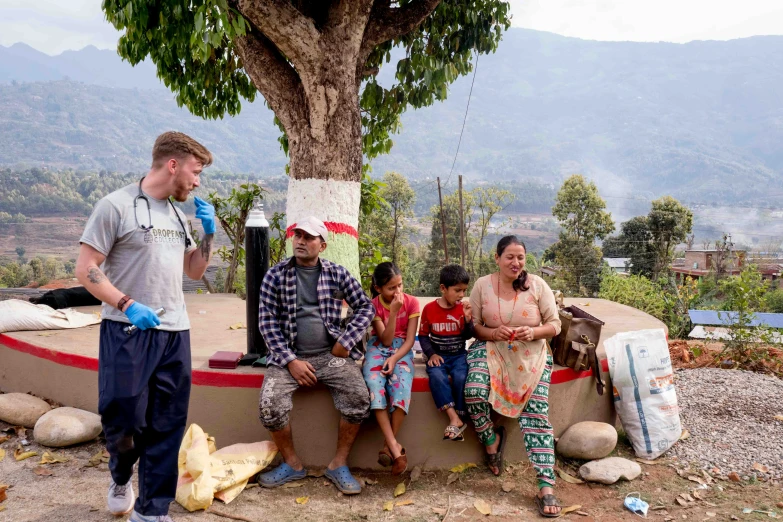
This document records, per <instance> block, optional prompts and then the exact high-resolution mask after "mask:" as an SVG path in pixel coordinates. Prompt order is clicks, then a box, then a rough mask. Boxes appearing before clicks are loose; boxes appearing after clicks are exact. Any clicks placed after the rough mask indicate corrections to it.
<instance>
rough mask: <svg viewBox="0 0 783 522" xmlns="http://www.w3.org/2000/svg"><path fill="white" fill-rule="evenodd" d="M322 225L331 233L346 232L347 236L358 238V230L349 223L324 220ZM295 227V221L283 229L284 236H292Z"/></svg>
mask: <svg viewBox="0 0 783 522" xmlns="http://www.w3.org/2000/svg"><path fill="white" fill-rule="evenodd" d="M324 225H325V226H326V230H328V231H329V232H331V233H332V234H348V235H349V236H353V237H354V238H356V239H359V232H358V231H357V230H356V229H355V228H353V227H352V226H351V225H346V224H345V223H337V222H335V221H325V222H324ZM295 228H296V223H294V224H293V225H291V226H290V227H288V228H287V229H285V237H286V238H291V237H293V236H294V229H295Z"/></svg>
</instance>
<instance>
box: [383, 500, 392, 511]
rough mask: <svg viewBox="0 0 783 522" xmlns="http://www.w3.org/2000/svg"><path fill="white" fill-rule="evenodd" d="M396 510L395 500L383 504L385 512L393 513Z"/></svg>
mask: <svg viewBox="0 0 783 522" xmlns="http://www.w3.org/2000/svg"><path fill="white" fill-rule="evenodd" d="M392 509H394V501H393V500H387V501H386V502H384V503H383V510H384V511H391V510H392Z"/></svg>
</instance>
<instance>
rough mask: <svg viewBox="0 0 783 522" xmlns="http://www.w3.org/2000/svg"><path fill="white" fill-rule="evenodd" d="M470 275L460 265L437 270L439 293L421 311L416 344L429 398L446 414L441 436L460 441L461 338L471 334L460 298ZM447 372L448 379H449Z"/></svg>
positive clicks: (462, 427) (463, 375) (462, 407)
mask: <svg viewBox="0 0 783 522" xmlns="http://www.w3.org/2000/svg"><path fill="white" fill-rule="evenodd" d="M469 282H470V276H469V275H468V272H467V270H465V269H464V268H463V267H461V266H460V265H447V266H445V267H443V269H442V270H441V271H440V293H441V297H439V298H438V299H437V300H435V301H433V302H431V303H429V304H427V305H426V306H425V307H424V310H423V311H422V312H421V326H420V327H419V344H420V345H421V348H422V351H424V354H425V355H426V356H427V374H428V375H429V377H430V390H432V398H433V399H434V400H435V405H436V406H437V407H438V409H439V410H441V411H445V412H446V413H447V414H448V416H449V425H448V426H447V427H446V431H445V432H444V433H443V440H447V439H448V440H453V441H463V440H465V438H464V436H463V435H462V433H463V432H464V431H465V427H466V426H467V425H466V424H465V422H463V421H462V419H461V418H460V417H461V416H462V417H464V416H465V415H466V410H465V397H464V393H463V390H464V389H465V379H467V376H468V361H467V352H466V351H465V341H467V340H468V339H470V338H471V337H473V336H474V333H475V331H474V329H473V317H472V315H471V311H470V303H469V302H468V301H462V298H463V297H465V291H466V290H467V289H468V283H469ZM449 376H451V383H449Z"/></svg>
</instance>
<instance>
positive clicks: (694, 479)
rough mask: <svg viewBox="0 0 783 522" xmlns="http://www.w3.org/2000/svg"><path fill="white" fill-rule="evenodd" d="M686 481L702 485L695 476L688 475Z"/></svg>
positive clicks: (702, 482) (701, 481) (700, 480)
mask: <svg viewBox="0 0 783 522" xmlns="http://www.w3.org/2000/svg"><path fill="white" fill-rule="evenodd" d="M688 480H690V481H691V482H695V483H697V484H704V481H703V480H702V479H700V478H699V477H697V476H695V475H688Z"/></svg>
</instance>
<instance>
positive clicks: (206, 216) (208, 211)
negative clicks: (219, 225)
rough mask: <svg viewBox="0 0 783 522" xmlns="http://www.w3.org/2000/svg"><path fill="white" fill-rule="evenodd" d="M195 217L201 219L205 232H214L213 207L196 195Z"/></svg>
mask: <svg viewBox="0 0 783 522" xmlns="http://www.w3.org/2000/svg"><path fill="white" fill-rule="evenodd" d="M195 203H196V217H197V218H199V219H200V220H201V226H202V227H203V228H204V233H205V234H214V233H215V207H213V206H212V205H210V204H209V203H207V202H206V201H204V200H203V199H201V198H200V197H198V196H196V199H195Z"/></svg>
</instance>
